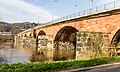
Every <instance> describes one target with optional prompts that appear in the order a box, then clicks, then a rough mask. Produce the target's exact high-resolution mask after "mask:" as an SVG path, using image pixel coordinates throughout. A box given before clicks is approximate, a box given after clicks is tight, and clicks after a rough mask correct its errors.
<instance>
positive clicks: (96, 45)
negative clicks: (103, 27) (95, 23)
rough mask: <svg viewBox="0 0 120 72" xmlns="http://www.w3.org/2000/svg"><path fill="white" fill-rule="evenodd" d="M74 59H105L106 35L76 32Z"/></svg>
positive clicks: (107, 43) (107, 40) (107, 45)
mask: <svg viewBox="0 0 120 72" xmlns="http://www.w3.org/2000/svg"><path fill="white" fill-rule="evenodd" d="M76 37H77V44H76V59H77V60H81V59H88V58H97V57H105V56H107V53H108V48H109V39H108V34H107V33H102V32H77V36H76Z"/></svg>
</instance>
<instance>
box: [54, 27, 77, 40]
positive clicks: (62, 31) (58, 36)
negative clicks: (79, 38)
mask: <svg viewBox="0 0 120 72" xmlns="http://www.w3.org/2000/svg"><path fill="white" fill-rule="evenodd" d="M76 32H78V30H77V29H76V28H75V27H72V26H64V27H62V28H61V29H60V30H59V31H58V32H57V34H56V36H55V38H54V41H59V40H60V41H61V40H63V39H64V40H65V41H66V40H67V41H68V38H69V36H70V34H71V33H76ZM63 34H64V35H65V34H67V36H66V37H64V36H63ZM61 37H64V38H61Z"/></svg>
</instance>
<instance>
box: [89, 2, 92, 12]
mask: <svg viewBox="0 0 120 72" xmlns="http://www.w3.org/2000/svg"><path fill="white" fill-rule="evenodd" d="M89 2H90V10H89V13H90V14H91V11H92V3H93V0H89Z"/></svg>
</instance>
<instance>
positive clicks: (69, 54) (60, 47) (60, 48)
mask: <svg viewBox="0 0 120 72" xmlns="http://www.w3.org/2000/svg"><path fill="white" fill-rule="evenodd" d="M54 48H55V52H54V60H70V59H75V47H74V45H73V43H72V42H62V41H55V42H54Z"/></svg>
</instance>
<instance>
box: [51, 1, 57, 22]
mask: <svg viewBox="0 0 120 72" xmlns="http://www.w3.org/2000/svg"><path fill="white" fill-rule="evenodd" d="M56 2H57V0H53V1H52V22H53V20H54V3H56Z"/></svg>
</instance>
